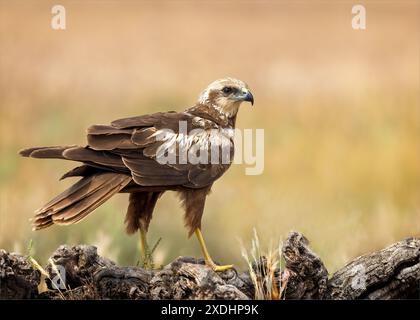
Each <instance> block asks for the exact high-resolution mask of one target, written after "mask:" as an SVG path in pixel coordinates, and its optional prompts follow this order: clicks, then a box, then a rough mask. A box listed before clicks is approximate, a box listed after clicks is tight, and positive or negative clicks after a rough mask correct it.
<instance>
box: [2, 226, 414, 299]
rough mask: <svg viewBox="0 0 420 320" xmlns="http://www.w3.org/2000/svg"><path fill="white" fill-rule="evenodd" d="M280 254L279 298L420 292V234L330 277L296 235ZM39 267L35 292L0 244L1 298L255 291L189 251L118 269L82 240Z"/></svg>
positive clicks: (19, 259) (27, 274)
mask: <svg viewBox="0 0 420 320" xmlns="http://www.w3.org/2000/svg"><path fill="white" fill-rule="evenodd" d="M282 255H283V258H284V260H285V264H286V266H285V269H284V270H279V269H278V270H275V272H274V282H276V283H278V284H279V285H278V288H280V287H281V286H282V285H283V286H284V287H285V290H284V291H283V292H282V294H281V297H285V298H286V299H400V298H419V297H420V295H419V293H420V292H419V288H420V239H406V240H403V241H400V242H397V243H395V244H393V245H391V246H389V247H387V248H385V249H383V250H380V251H377V252H374V253H371V254H367V255H364V256H361V257H358V258H356V259H355V260H353V261H352V262H350V263H349V264H347V265H346V266H345V267H343V268H342V269H340V270H338V271H337V272H336V273H334V274H333V275H332V277H331V278H330V279H328V271H327V269H326V268H325V266H324V264H323V263H322V261H321V259H320V258H319V256H318V255H317V254H315V253H314V252H313V251H312V250H311V249H310V248H309V243H308V240H307V239H306V238H305V237H304V236H303V235H302V234H300V233H298V232H291V233H290V235H289V237H288V238H287V240H286V241H285V243H284V245H283V250H282ZM265 264H266V259H265V258H264V257H261V259H260V261H259V264H258V265H257V266H255V265H254V267H253V268H254V271H255V270H258V272H260V273H262V274H259V275H258V277H259V278H263V277H264V273H265V271H264V270H265V269H264V268H265ZM45 269H46V271H47V273H48V274H49V277H47V284H48V286H49V288H50V289H51V290H49V291H47V292H43V293H41V294H38V291H37V287H38V285H39V283H40V281H41V277H40V272H39V271H38V270H36V269H34V267H33V266H32V265H31V263H29V262H28V260H27V259H26V258H25V257H23V256H20V255H17V254H9V253H7V252H6V251H4V250H0V298H3V299H4V298H8V299H13V298H38V299H39V298H41V299H252V298H254V290H255V289H254V284H253V281H252V280H251V275H250V273H249V271H246V272H242V273H238V272H237V271H236V270H235V269H231V270H226V271H224V272H221V273H216V272H214V271H213V270H211V269H210V268H208V267H207V266H206V265H205V264H204V261H203V260H202V259H198V260H197V259H194V258H191V257H179V258H177V259H176V260H175V261H173V262H172V263H170V264H169V265H167V266H165V267H164V268H162V269H160V270H145V269H143V268H140V267H120V266H117V265H116V264H115V263H114V262H112V261H110V260H108V259H106V258H103V257H101V256H99V255H98V254H97V250H96V248H95V247H93V246H88V245H79V246H60V247H59V248H58V249H57V250H56V251H55V252H54V254H53V255H52V257H51V258H50V260H49V263H48V265H47V266H46V268H45ZM254 274H255V273H254ZM280 279H281V280H282V281H283V282H282V283H279V282H280ZM64 284H65V285H64ZM275 287H276V286H273V288H275ZM58 289H59V290H58Z"/></svg>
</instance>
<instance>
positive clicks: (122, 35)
mask: <svg viewBox="0 0 420 320" xmlns="http://www.w3.org/2000/svg"><path fill="white" fill-rule="evenodd" d="M54 4H56V3H55V2H49V1H0V154H1V156H0V248H4V249H7V250H9V251H14V250H15V251H19V252H21V253H25V250H26V247H27V245H28V243H29V241H30V239H33V250H34V253H33V254H34V256H35V257H37V258H38V259H39V260H40V261H41V262H42V263H45V262H46V260H45V259H46V258H47V257H48V256H49V255H50V254H51V253H52V251H53V250H54V249H56V248H57V246H58V245H60V244H63V243H68V244H79V243H89V244H95V245H97V246H98V247H99V252H100V253H101V254H104V255H106V256H108V257H109V258H111V259H115V260H116V261H118V262H119V263H122V264H127V265H128V264H135V263H136V261H137V259H138V251H137V240H138V238H137V237H136V236H133V237H129V236H127V235H126V234H125V232H124V225H123V219H124V214H125V210H126V207H127V195H117V196H115V197H114V198H113V199H111V200H110V201H108V202H107V203H106V204H105V205H103V206H102V207H100V208H99V209H97V210H96V212H94V213H93V214H91V215H90V216H89V217H88V218H87V219H86V220H84V221H83V222H82V223H80V224H77V225H74V226H70V227H52V228H50V229H47V230H44V231H41V232H32V231H31V227H30V223H29V222H28V219H29V218H30V217H31V216H32V212H33V211H34V210H35V209H36V208H38V207H40V206H41V205H42V204H44V203H45V202H46V201H48V200H50V198H52V197H53V196H55V195H56V194H58V193H59V192H61V191H62V190H64V189H65V188H66V187H67V186H69V185H70V184H71V183H73V181H70V180H68V181H64V182H58V181H57V179H58V178H59V177H60V176H61V174H63V173H64V172H65V171H66V170H68V169H70V168H72V167H73V166H74V165H75V164H74V163H70V162H65V161H60V160H43V161H42V160H36V159H25V158H19V157H18V156H17V152H18V150H19V149H21V148H24V147H30V146H48V145H60V144H62V145H67V144H80V145H84V144H85V129H86V128H87V127H88V126H89V125H91V124H94V123H109V122H110V121H112V120H114V119H116V118H121V117H126V116H132V115H140V114H145V113H149V112H155V111H166V110H183V109H184V108H186V107H188V106H190V105H192V104H193V102H194V101H195V99H196V98H197V96H198V94H199V93H200V91H201V90H202V89H203V88H204V87H205V86H207V84H208V83H210V82H211V81H213V80H215V79H217V78H221V77H225V76H233V77H237V78H240V79H242V80H244V81H245V82H247V83H248V84H249V86H250V87H251V90H252V92H253V94H254V96H255V102H256V103H255V106H254V107H250V106H249V105H243V106H242V107H241V110H240V113H239V116H238V123H237V126H238V127H239V128H253V129H256V128H263V129H265V170H264V173H263V174H262V175H258V176H246V175H245V171H244V170H245V167H246V166H245V165H234V166H232V168H231V169H230V170H229V171H228V172H227V174H225V176H223V177H222V178H221V179H220V180H219V181H218V182H216V184H215V185H214V188H213V193H212V195H211V196H210V197H209V198H208V200H207V205H206V209H205V213H204V218H203V231H204V236H205V238H206V240H207V243H208V246H209V249H210V252H211V253H212V254H213V256H214V259H215V260H216V261H219V262H222V263H224V264H226V263H232V262H233V263H236V264H239V265H240V266H244V265H245V263H244V261H243V258H242V257H241V254H240V245H239V241H238V239H242V241H243V242H244V244H245V245H246V246H248V245H249V241H250V239H251V237H252V230H253V228H256V230H257V231H258V233H259V235H260V239H261V242H262V243H263V246H268V245H269V243H270V242H272V243H274V245H276V243H278V241H279V240H281V239H285V237H286V236H287V234H288V232H289V231H290V230H298V231H301V232H303V233H304V234H305V235H306V236H307V237H308V238H309V239H310V240H311V243H312V246H313V248H314V249H315V251H316V252H318V253H319V254H320V256H321V258H322V259H323V260H324V261H325V262H326V265H327V267H328V269H329V270H330V271H333V270H335V269H336V268H337V267H339V266H341V265H343V264H344V263H345V262H346V261H348V260H349V259H351V258H353V257H355V256H357V255H359V254H362V253H365V252H368V251H370V250H374V249H379V248H381V247H384V246H386V245H388V244H390V243H392V242H394V241H397V240H400V239H402V238H405V237H409V236H419V235H420V231H419V230H420V214H419V213H420V202H419V199H420V198H419V196H420V108H419V106H420V95H419V89H420V80H419V75H420V65H419V61H420V3H419V2H418V1H395V3H392V2H389V1H386V2H385V1H383V2H381V1H371V2H369V1H363V2H362V4H364V5H365V7H366V10H367V29H366V30H364V31H362V30H353V29H352V28H351V19H352V14H351V7H352V5H353V4H354V2H351V1H340V2H333V1H322V2H321V1H309V0H308V1H278V2H274V1H258V3H257V2H252V1H235V2H233V1H231V2H228V1H207V2H195V1H194V2H193V1H171V2H169V1H168V2H155V1H153V2H152V1H150V2H142V1H118V2H117V1H102V2H101V1H61V2H60V4H62V5H64V6H65V8H66V12H67V29H66V30H64V31H56V30H52V29H51V27H50V22H51V16H52V15H51V7H52V6H53V5H54ZM177 202H178V199H177V198H176V197H175V195H174V194H172V193H168V194H166V195H165V196H164V197H163V198H162V200H161V201H160V202H159V203H158V205H157V208H156V210H155V215H154V219H153V220H152V224H151V229H150V233H149V235H150V238H151V242H152V243H153V242H155V241H156V240H157V239H158V238H159V237H162V242H161V243H160V245H159V247H158V249H157V251H156V254H155V260H156V262H157V263H159V264H165V263H168V262H169V261H171V259H173V258H175V257H177V256H179V255H195V256H200V250H199V246H198V243H197V242H196V241H195V239H194V240H193V239H191V240H187V237H186V231H185V229H184V228H183V221H182V214H183V212H182V209H181V208H180V207H179V205H178V203H177Z"/></svg>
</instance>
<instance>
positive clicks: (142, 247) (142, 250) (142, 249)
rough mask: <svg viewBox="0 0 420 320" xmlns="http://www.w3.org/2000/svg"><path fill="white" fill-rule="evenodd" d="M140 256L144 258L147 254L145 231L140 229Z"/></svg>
mask: <svg viewBox="0 0 420 320" xmlns="http://www.w3.org/2000/svg"><path fill="white" fill-rule="evenodd" d="M139 232H140V243H139V246H140V256H141V258H142V259H145V258H146V254H147V240H146V232H144V231H142V230H140V231H139Z"/></svg>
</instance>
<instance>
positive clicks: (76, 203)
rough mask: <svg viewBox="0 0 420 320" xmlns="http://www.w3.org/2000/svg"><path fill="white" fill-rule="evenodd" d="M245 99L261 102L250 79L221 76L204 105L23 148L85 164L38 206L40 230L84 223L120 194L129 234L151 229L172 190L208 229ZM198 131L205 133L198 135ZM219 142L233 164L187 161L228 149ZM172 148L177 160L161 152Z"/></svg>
mask: <svg viewBox="0 0 420 320" xmlns="http://www.w3.org/2000/svg"><path fill="white" fill-rule="evenodd" d="M243 101H250V102H252V103H253V97H252V94H251V93H250V92H249V90H248V87H247V85H246V84H245V83H243V82H242V81H240V80H236V79H231V78H226V79H221V80H217V81H215V82H213V83H212V84H210V85H209V86H208V87H207V89H206V90H205V91H203V93H202V94H201V95H200V97H199V100H198V101H197V103H196V104H195V105H194V106H192V107H191V108H188V109H187V110H186V111H184V112H179V113H177V112H159V113H155V114H150V115H144V116H136V117H131V118H125V119H120V120H116V121H113V122H112V123H111V124H110V125H93V126H91V127H89V128H88V130H87V141H88V144H87V146H85V147H79V146H74V145H73V146H55V147H40V148H29V149H25V150H22V151H21V152H20V154H21V155H22V156H25V157H32V158H56V159H64V160H73V161H77V162H81V163H82V165H81V166H78V167H76V168H74V169H72V170H71V171H69V172H67V173H66V174H64V175H63V177H62V179H64V178H68V177H75V176H80V177H82V178H81V179H80V180H79V181H78V182H76V183H75V184H74V185H73V186H71V187H70V188H69V189H67V190H66V191H64V192H63V193H61V194H60V195H58V196H57V197H55V198H54V199H53V200H51V201H50V202H48V203H47V204H46V205H44V206H43V207H41V208H40V209H38V210H37V211H36V212H35V213H36V216H35V219H34V224H33V225H34V229H35V230H39V229H43V228H46V227H49V226H51V225H52V224H58V225H68V224H73V223H76V222H79V221H80V220H82V219H83V218H85V217H86V216H87V215H88V214H89V213H90V212H92V211H93V210H94V209H96V208H97V207H98V206H100V205H101V204H103V203H104V202H105V201H106V200H108V199H109V198H110V197H112V196H113V195H114V194H116V193H118V192H128V193H130V196H129V206H128V210H127V214H126V219H125V222H126V226H127V232H128V233H130V234H131V233H134V232H136V231H137V230H140V231H142V232H144V233H146V232H147V230H148V227H149V223H150V220H151V218H152V214H153V210H154V207H155V205H156V202H157V201H158V199H159V198H160V196H161V195H162V194H163V193H164V192H165V191H168V190H172V191H177V192H178V193H179V194H180V197H181V199H182V202H183V205H184V208H185V224H186V226H187V228H188V231H189V235H191V234H192V233H193V232H194V231H195V230H197V228H198V229H199V228H201V218H202V214H203V210H204V204H205V200H206V196H207V194H208V193H209V192H210V189H211V186H212V184H213V182H214V181H215V180H216V179H218V178H219V177H220V176H221V175H222V174H223V173H224V172H225V171H226V170H227V169H228V168H229V166H230V164H231V162H232V160H233V150H234V145H233V135H232V134H231V133H230V132H231V131H229V130H232V129H233V128H234V127H235V120H236V114H237V111H238V108H239V105H240V103H241V102H243ZM180 123H182V124H183V125H185V127H186V134H183V132H180V130H181V129H180V128H181V126H180ZM197 129H200V130H201V131H200V134H197V133H194V130H196V131H197ZM168 130H171V131H168ZM224 130H228V131H224ZM218 143H220V146H224V148H227V150H228V152H227V153H228V154H229V156H230V159H229V160H228V161H227V162H226V161H225V162H222V156H221V155H219V156H218V159H219V160H220V161H219V162H218V163H214V161H213V162H212V163H205V162H204V163H198V164H197V163H195V164H194V163H190V162H189V161H187V162H185V161H182V160H183V159H182V152H183V151H185V152H187V153H188V155H189V154H190V153H189V152H195V153H197V154H198V151H197V150H199V149H200V148H203V146H208V147H209V148H210V149H209V150H210V151H211V150H212V148H213V147H220V146H219V145H218ZM162 150H163V151H162ZM169 154H171V155H173V156H174V159H175V160H176V161H174V162H168V163H162V162H161V161H160V159H161V158H160V157H161V156H165V155H169ZM208 159H210V156H208Z"/></svg>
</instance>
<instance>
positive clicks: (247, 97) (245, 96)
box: [241, 88, 254, 105]
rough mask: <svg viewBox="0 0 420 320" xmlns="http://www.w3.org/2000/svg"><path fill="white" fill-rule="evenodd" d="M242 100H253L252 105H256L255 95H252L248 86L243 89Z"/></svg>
mask: <svg viewBox="0 0 420 320" xmlns="http://www.w3.org/2000/svg"><path fill="white" fill-rule="evenodd" d="M241 100H242V101H248V102H251V105H254V96H253V95H252V93H251V91H249V90H248V89H246V88H243V89H242V95H241Z"/></svg>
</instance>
